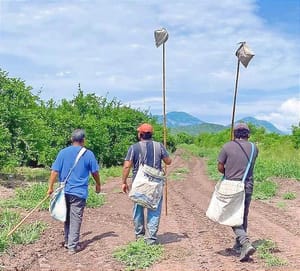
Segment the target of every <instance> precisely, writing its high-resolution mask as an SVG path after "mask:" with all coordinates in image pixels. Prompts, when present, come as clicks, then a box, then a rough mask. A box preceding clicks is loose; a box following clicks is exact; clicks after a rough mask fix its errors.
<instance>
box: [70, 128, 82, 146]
mask: <svg viewBox="0 0 300 271" xmlns="http://www.w3.org/2000/svg"><path fill="white" fill-rule="evenodd" d="M84 138H85V132H84V130H82V129H76V130H74V131H73V133H72V136H71V140H72V142H79V143H81V142H83V141H84Z"/></svg>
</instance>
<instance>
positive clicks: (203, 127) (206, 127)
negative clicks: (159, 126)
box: [170, 122, 227, 135]
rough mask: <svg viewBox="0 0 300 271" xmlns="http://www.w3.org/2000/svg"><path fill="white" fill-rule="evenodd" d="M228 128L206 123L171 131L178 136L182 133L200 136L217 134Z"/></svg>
mask: <svg viewBox="0 0 300 271" xmlns="http://www.w3.org/2000/svg"><path fill="white" fill-rule="evenodd" d="M226 128H227V127H226V126H224V125H221V124H214V123H208V122H204V123H201V124H196V125H188V126H177V127H171V128H170V129H171V133H172V134H178V133H181V132H185V133H187V134H190V135H198V134H202V133H212V134H215V133H217V132H220V131H222V130H224V129H226Z"/></svg>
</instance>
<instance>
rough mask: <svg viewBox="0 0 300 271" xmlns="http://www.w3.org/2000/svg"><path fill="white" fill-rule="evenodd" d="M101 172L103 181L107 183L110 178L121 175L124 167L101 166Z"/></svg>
mask: <svg viewBox="0 0 300 271" xmlns="http://www.w3.org/2000/svg"><path fill="white" fill-rule="evenodd" d="M99 172H100V178H101V183H106V182H107V179H108V178H112V177H121V176H122V167H120V166H118V167H110V168H101V169H100V171H99Z"/></svg>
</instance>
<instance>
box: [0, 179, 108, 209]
mask: <svg viewBox="0 0 300 271" xmlns="http://www.w3.org/2000/svg"><path fill="white" fill-rule="evenodd" d="M47 189H48V184H46V183H35V184H32V185H30V186H27V187H22V188H17V189H16V194H15V196H14V197H12V198H9V199H5V200H0V207H2V208H24V209H26V210H30V209H33V208H34V207H35V206H36V205H37V204H38V203H39V202H41V201H42V199H44V198H45V196H46V192H47ZM104 203H105V196H104V195H101V194H100V195H99V194H96V192H95V183H94V182H93V183H92V184H90V185H89V196H88V199H87V205H86V206H87V207H88V208H96V207H100V206H102V205H103V204H104ZM48 208H49V201H45V202H44V203H43V204H42V205H41V206H40V210H47V209H48Z"/></svg>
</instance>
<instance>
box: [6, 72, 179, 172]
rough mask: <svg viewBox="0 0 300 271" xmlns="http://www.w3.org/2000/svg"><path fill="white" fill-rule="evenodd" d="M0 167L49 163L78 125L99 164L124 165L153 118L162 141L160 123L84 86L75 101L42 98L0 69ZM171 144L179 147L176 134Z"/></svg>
mask: <svg viewBox="0 0 300 271" xmlns="http://www.w3.org/2000/svg"><path fill="white" fill-rule="evenodd" d="M0 94H1V95H0V104H1V108H0V129H1V131H2V132H1V135H0V140H1V142H2V144H1V146H0V165H1V168H3V167H5V168H6V169H8V168H13V167H16V166H24V165H25V166H33V167H36V166H37V165H42V166H48V167H49V166H51V164H52V162H53V160H54V159H55V157H56V155H57V153H58V152H59V150H60V149H62V148H64V147H66V146H68V145H69V144H70V135H71V133H72V131H73V130H74V129H77V128H83V129H84V130H85V131H86V134H87V140H86V146H87V147H88V148H90V149H91V150H92V151H93V152H94V153H95V156H96V158H97V160H98V161H99V164H100V165H101V166H105V167H111V166H117V165H121V164H122V163H123V159H124V156H125V155H126V151H127V149H128V147H129V146H130V145H131V144H133V143H134V142H136V136H137V131H136V128H137V127H138V125H139V124H141V123H143V122H150V123H151V124H153V126H154V129H155V134H154V139H155V140H157V141H160V142H162V141H163V132H162V126H161V125H158V124H157V123H156V121H155V120H154V119H152V118H151V117H150V116H149V115H148V112H146V111H140V110H135V109H132V108H130V107H128V106H125V105H122V104H121V102H119V101H118V100H116V99H115V98H114V99H112V100H108V99H107V97H98V96H96V95H95V94H86V95H85V94H84V93H83V91H82V90H81V88H80V86H79V88H78V93H77V95H76V96H75V97H74V98H73V99H72V100H67V99H63V100H62V101H61V102H60V103H56V102H55V101H54V100H52V99H51V100H49V101H46V102H45V101H42V100H41V99H40V98H39V97H38V96H37V95H33V94H32V93H31V87H28V86H26V85H25V82H24V81H22V80H20V79H16V78H10V77H9V76H8V73H7V72H5V71H2V70H0ZM168 148H169V149H170V150H171V151H173V150H175V142H174V138H172V137H171V136H170V138H168Z"/></svg>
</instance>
